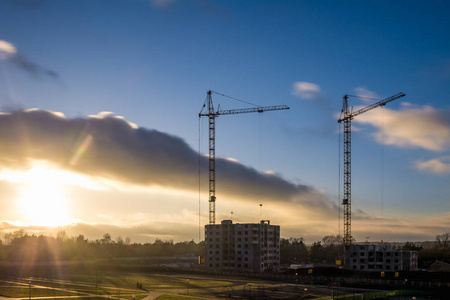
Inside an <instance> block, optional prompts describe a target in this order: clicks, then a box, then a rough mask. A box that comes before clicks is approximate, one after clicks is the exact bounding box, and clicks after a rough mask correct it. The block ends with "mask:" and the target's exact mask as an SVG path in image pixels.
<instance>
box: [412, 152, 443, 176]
mask: <svg viewBox="0 0 450 300" xmlns="http://www.w3.org/2000/svg"><path fill="white" fill-rule="evenodd" d="M416 168H417V169H418V170H421V171H426V172H429V173H433V174H450V156H444V157H440V158H435V159H431V160H428V161H418V162H416Z"/></svg>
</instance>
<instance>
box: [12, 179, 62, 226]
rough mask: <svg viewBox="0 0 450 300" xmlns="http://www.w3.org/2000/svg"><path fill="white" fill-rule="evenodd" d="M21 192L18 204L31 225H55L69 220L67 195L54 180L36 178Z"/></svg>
mask: <svg viewBox="0 0 450 300" xmlns="http://www.w3.org/2000/svg"><path fill="white" fill-rule="evenodd" d="M20 194H21V195H20V197H19V198H18V199H17V205H18V208H19V209H20V211H21V212H22V213H23V217H24V220H25V221H26V222H27V223H28V224H29V225H37V226H51V227H54V226H60V225H64V224H67V223H68V222H69V218H68V213H67V206H66V204H67V199H66V195H65V194H64V192H63V191H62V190H61V189H60V188H59V187H58V186H57V185H55V184H54V182H52V181H47V180H46V179H45V178H36V182H35V183H33V184H31V185H29V186H28V187H26V188H24V189H23V190H22V191H21V192H20Z"/></svg>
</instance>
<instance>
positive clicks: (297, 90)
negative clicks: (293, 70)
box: [292, 81, 320, 100]
mask: <svg viewBox="0 0 450 300" xmlns="http://www.w3.org/2000/svg"><path fill="white" fill-rule="evenodd" d="M292 94H293V95H294V96H297V97H299V98H302V99H312V100H316V99H318V98H319V97H320V87H319V86H318V85H317V84H314V83H311V82H306V81H298V82H296V83H294V85H293V89H292Z"/></svg>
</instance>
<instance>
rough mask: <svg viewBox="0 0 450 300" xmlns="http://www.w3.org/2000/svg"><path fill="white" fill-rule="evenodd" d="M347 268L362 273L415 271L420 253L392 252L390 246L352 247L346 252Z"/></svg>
mask: <svg viewBox="0 0 450 300" xmlns="http://www.w3.org/2000/svg"><path fill="white" fill-rule="evenodd" d="M345 268H346V269H349V270H360V271H387V272H390V271H392V272H395V271H415V270H417V269H418V252H417V251H401V250H392V248H391V246H388V245H350V246H348V247H347V248H346V250H345Z"/></svg>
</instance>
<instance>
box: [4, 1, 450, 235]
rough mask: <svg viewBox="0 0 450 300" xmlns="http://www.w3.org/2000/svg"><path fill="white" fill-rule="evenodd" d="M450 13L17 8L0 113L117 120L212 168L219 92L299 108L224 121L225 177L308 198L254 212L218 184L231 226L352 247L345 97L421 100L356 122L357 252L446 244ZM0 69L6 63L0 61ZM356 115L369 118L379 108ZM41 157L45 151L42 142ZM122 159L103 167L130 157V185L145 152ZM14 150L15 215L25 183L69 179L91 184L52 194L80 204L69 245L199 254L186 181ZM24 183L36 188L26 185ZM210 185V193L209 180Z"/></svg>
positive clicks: (234, 104) (7, 225) (221, 213)
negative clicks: (267, 228)
mask: <svg viewBox="0 0 450 300" xmlns="http://www.w3.org/2000/svg"><path fill="white" fill-rule="evenodd" d="M449 8H450V7H449V4H448V3H447V2H446V1H407V2H405V1H206V0H205V1H202V0H198V1H179V0H178V1H177V0H166V1H164V0H155V1H144V0H142V1H140V0H135V1H119V0H115V1H51V0H39V1H29V0H18V1H6V0H4V1H1V2H0V40H1V41H4V42H7V43H9V44H11V45H13V46H14V48H15V53H14V54H12V53H9V54H8V55H6V56H7V58H4V59H3V60H1V61H0V63H1V68H2V72H1V73H0V107H1V109H2V111H4V112H11V111H12V110H14V109H17V108H23V109H29V108H37V109H40V110H48V111H52V112H60V113H63V114H64V116H65V117H64V118H65V119H68V120H73V119H82V120H92V119H94V118H93V117H92V116H97V117H96V118H95V119H96V120H103V121H105V122H106V121H107V120H109V119H111V118H112V119H114V120H119V119H118V118H115V117H113V115H106V114H102V115H100V116H99V113H101V112H112V113H113V114H114V116H121V117H123V118H124V120H126V121H127V122H131V123H133V124H136V125H137V126H138V127H139V128H143V129H146V130H149V131H150V130H156V131H158V132H162V133H164V134H166V135H167V138H170V137H172V138H174V140H170V143H172V142H173V143H175V142H176V141H175V138H180V139H181V140H183V141H184V142H185V143H186V145H187V146H189V147H190V150H189V151H192V152H198V149H199V144H200V148H201V149H200V150H201V152H202V153H204V154H205V153H207V151H208V149H207V123H206V119H204V120H200V121H199V119H198V113H199V111H200V109H201V106H202V104H203V102H204V100H205V97H206V92H207V91H208V90H213V91H217V92H219V93H223V94H225V95H229V96H232V97H235V98H238V99H242V100H245V101H248V102H251V103H256V104H258V105H262V106H266V105H280V104H286V105H288V106H290V108H291V109H290V110H288V111H279V112H267V113H264V114H262V115H259V114H245V115H236V116H222V117H219V118H218V119H217V132H216V137H217V141H216V147H217V150H216V155H217V157H219V158H227V159H229V160H227V163H229V164H230V166H228V167H229V168H227V170H234V169H233V168H236V172H238V171H237V170H238V169H239V170H241V171H243V170H245V171H246V172H247V171H249V170H250V171H251V170H253V171H255V172H253V173H252V172H250V173H251V174H250V173H245V172H243V174H244V173H245V174H250V175H251V176H254V175H255V174H256V175H255V176H259V175H257V174H264V172H266V173H267V171H270V174H275V175H273V176H274V178H272V179H274V180H275V179H276V180H275V181H277V182H278V180H279V179H280V181H282V182H283V184H286V185H288V186H289V187H290V188H292V189H294V190H296V191H301V192H298V193H299V194H298V195H297V196H295V197H294V196H292V194H289V195H288V196H286V195H284V194H280V197H279V199H272V198H270V197H269V196H267V197H265V193H266V192H267V193H268V194H270V192H269V190H268V189H270V186H271V185H270V184H268V187H265V186H262V185H261V184H260V185H259V186H258V184H255V186H247V187H245V188H247V189H248V190H249V191H244V192H249V193H250V194H251V192H250V191H254V195H255V196H254V197H253V198H252V197H250V198H251V199H250V200H249V198H247V199H246V200H245V201H241V200H242V199H240V196H239V195H238V194H237V193H233V192H230V191H229V190H226V189H231V190H235V191H240V190H241V187H239V186H238V183H236V182H234V183H233V177H236V178H238V177H239V176H234V175H233V172H230V173H227V174H222V173H220V172H221V171H220V170H219V169H218V170H217V172H218V175H217V176H218V178H217V180H218V183H217V184H218V187H217V197H218V202H217V204H216V205H217V206H216V209H217V217H216V219H217V220H218V221H220V220H221V219H225V218H229V217H230V216H231V214H230V213H231V211H233V220H234V221H236V222H243V223H244V222H258V220H259V218H260V217H263V218H265V219H270V220H272V222H274V223H276V224H279V225H281V228H282V230H281V234H282V236H284V237H290V236H293V237H302V236H303V237H305V238H306V240H307V242H313V241H316V240H318V239H321V237H323V236H325V235H332V234H333V235H334V234H338V233H339V230H342V226H339V220H338V208H337V207H338V203H339V199H338V198H339V196H338V193H339V169H338V168H339V143H338V141H339V134H338V131H339V126H338V124H337V119H338V118H339V112H340V110H341V108H342V97H343V96H344V95H345V94H351V95H361V96H370V97H374V98H379V99H383V98H386V97H389V96H391V95H393V94H396V93H398V92H404V93H405V94H406V97H404V98H401V99H399V100H397V101H394V102H392V103H389V104H388V105H387V106H386V107H384V108H378V109H375V110H373V111H371V112H370V113H366V114H364V115H361V116H358V117H357V118H355V120H354V121H353V128H352V129H353V140H352V141H353V143H352V147H353V148H352V190H353V196H352V199H353V203H352V209H353V222H352V225H353V227H352V229H353V230H352V232H353V235H354V236H355V237H356V239H357V240H365V237H366V236H370V237H371V238H370V239H371V240H373V241H379V240H424V239H434V236H435V235H436V234H441V233H443V232H448V230H449V229H448V228H449V223H448V221H447V220H448V214H449V210H450V207H449V204H448V203H449V201H448V200H449V195H450V190H449V185H448V180H449V176H450V158H449V157H450V121H449V120H450V105H449V101H448V95H450V84H449V83H450V54H449V53H450V40H449V39H448V36H449V28H450V24H449V23H450V20H449V18H448V11H449ZM4 45H5V44H3V47H5V46H4ZM0 51H3V52H7V50H6V49H5V48H3V49H2V47H1V44H0ZM213 101H214V103H215V104H216V105H218V104H220V105H221V107H222V108H224V109H231V108H242V107H247V106H248V105H247V104H243V103H241V102H238V101H234V100H231V99H229V98H226V97H222V96H220V95H217V94H213ZM350 101H351V105H353V106H355V107H362V106H364V105H369V104H370V103H372V102H367V101H362V100H359V99H357V98H351V100H350ZM35 113H36V111H35ZM30 114H31V113H30ZM47 117H48V118H49V116H47ZM39 118H40V119H39V120H40V121H39V122H43V123H42V124H43V125H42V127H39V128H40V129H42V130H43V132H50V131H46V130H44V129H45V126H46V125H45V124H48V123H46V122H45V121H44V120H45V117H44V115H42V116H41V115H39ZM120 120H123V119H120ZM5 122H6V121H5ZM36 122H37V121H36ZM55 122H57V121H55ZM39 124H41V123H39ZM199 125H200V126H199ZM90 126H94V125H90ZM96 126H97V125H96ZM120 126H125V125H124V124H121V125H120ZM199 127H200V138H199ZM104 134H106V133H104ZM48 135H50V134H48ZM40 136H41V135H39V137H40ZM42 136H45V135H44V134H42ZM93 136H94V142H93V143H94V144H95V141H96V136H95V135H93ZM145 136H147V135H145ZM0 138H2V139H4V142H5V140H6V142H7V139H8V138H10V137H9V136H8V135H5V136H2V137H0ZM46 138H49V140H45V141H47V142H48V141H54V140H52V139H50V137H49V136H46ZM52 138H53V139H56V137H54V136H52ZM341 138H342V136H341ZM120 141H122V140H120ZM177 141H178V140H177ZM199 142H200V143H199ZM36 143H37V144H35V145H34V147H37V148H38V146H39V147H41V146H42V145H41V144H39V143H42V144H43V143H44V139H43V140H42V141H41V142H39V141H36ZM168 143H169V142H168ZM144 144H145V143H144ZM120 145H121V148H120V150H117V149H114V148H111V147H110V148H105V149H104V151H111V152H114V151H115V152H120V154H121V155H118V156H114V157H115V158H116V159H118V160H119V161H117V160H115V161H111V162H110V163H111V165H114V166H116V165H119V164H120V159H121V157H123V159H124V160H123V161H124V163H123V166H122V168H127V167H128V165H127V163H130V161H129V160H128V159H130V157H131V154H130V153H131V152H129V151H131V150H129V149H131V148H132V149H138V148H133V147H131V146H130V147H129V148H127V146H126V144H120ZM145 145H147V144H145ZM122 146H123V147H122ZM11 147H12V148H8V149H7V150H3V151H2V153H3V155H4V156H5V157H4V158H2V161H6V162H10V161H12V160H14V161H16V160H17V161H20V162H21V163H20V164H9V163H7V164H4V166H3V167H2V172H1V174H2V175H1V178H2V187H3V189H4V194H5V197H4V199H2V200H1V201H2V202H3V204H1V203H0V206H1V207H7V205H8V203H12V202H14V201H18V200H17V199H18V198H20V197H21V196H19V195H21V189H22V190H25V189H26V188H25V187H24V185H25V186H27V185H30V184H31V183H32V182H33V181H34V180H33V179H24V178H28V177H27V176H25V174H35V173H33V172H32V171H33V170H36V169H37V170H41V171H42V172H44V173H45V172H47V173H46V174H49V173H48V172H50V171H51V170H53V171H55V172H56V171H58V172H63V171H64V172H68V173H70V174H72V175H73V176H78V177H76V178H77V179H74V178H72V179H70V177H67V179H64V180H66V181H64V180H63V179H61V178H66V177H64V176H62V175H57V176H54V177H52V176H50V175H49V178H51V179H49V180H54V181H55V182H54V183H55V185H58V186H60V187H61V191H60V193H61V194H64V196H61V195H60V196H59V197H64V198H65V199H66V200H65V201H66V206H65V214H67V218H66V219H67V220H66V222H65V223H70V224H72V225H71V227H70V226H69V227H65V228H66V230H67V231H68V232H69V233H70V234H73V235H77V234H78V233H83V234H85V235H86V236H88V237H89V238H94V237H96V238H99V237H101V236H102V235H103V234H104V233H106V232H109V233H110V234H111V235H112V236H113V237H115V236H119V235H120V236H122V237H124V236H130V237H131V239H132V240H133V241H139V242H145V241H153V240H154V239H155V238H162V239H174V240H191V239H195V240H198V238H199V234H198V227H199V226H198V224H199V221H198V211H199V205H198V203H199V195H198V185H197V186H193V183H194V181H192V182H190V183H189V184H190V185H189V186H188V185H187V184H185V183H180V184H179V185H177V182H182V179H181V178H182V177H181V176H180V177H177V178H176V180H175V179H173V178H172V177H171V176H168V177H167V181H165V182H164V183H162V181H157V180H156V181H157V182H156V181H146V182H145V183H143V182H141V181H139V180H137V179H136V178H134V177H133V176H134V175H133V174H137V173H139V174H141V173H140V172H142V174H144V173H145V172H149V173H157V172H158V171H159V170H156V169H154V170H152V169H147V170H146V171H143V170H139V167H138V166H139V164H140V163H139V161H138V159H136V158H134V159H133V160H132V161H131V163H134V162H136V170H134V169H133V168H132V167H131V166H130V167H129V168H130V172H129V174H130V175H129V177H127V175H123V174H122V175H120V174H117V173H114V172H113V171H112V170H110V169H108V171H105V170H106V169H107V167H108V166H106V165H100V164H99V165H98V166H97V165H96V163H95V162H91V163H92V165H95V166H96V169H95V172H94V171H92V170H91V169H90V171H86V170H87V169H86V168H84V169H81V168H76V167H74V166H71V167H68V166H64V165H62V164H61V160H57V159H55V158H52V156H51V155H48V156H46V155H44V154H42V155H40V156H37V155H35V154H30V152H27V154H26V155H25V154H24V157H20V158H19V157H18V156H14V157H11V154H10V153H11V152H16V150H14V145H13V144H12V146H11ZM42 147H44V146H42ZM136 147H137V146H136ZM19 148H20V147H19ZM39 149H40V148H39ZM46 149H47V148H46ZM53 150H54V149H53ZM53 150H51V149H48V151H53ZM8 151H9V152H8ZM61 151H62V150H61ZM136 151H137V150H136ZM186 151H188V150H186ZM189 151H188V152H189ZM17 152H18V153H19V152H20V151H17ZM31 152H33V151H31ZM141 152H142V151H140V152H139V153H141ZM85 153H89V149H88V150H86V152H85ZM186 153H187V152H186ZM189 153H190V152H189ZM116 154H117V153H116ZM341 154H342V152H341ZM111 155H113V154H111ZM180 155H181V154H180ZM191 156H192V155H190V156H189V157H191ZM146 157H147V156H146ZM179 157H183V156H179ZM146 159H147V158H146ZM230 159H233V161H231V160H230ZM340 160H341V165H342V157H341V158H340ZM175 161H176V160H175ZM236 161H237V162H236ZM104 163H105V164H108V162H107V161H105V162H104ZM148 163H149V164H150V165H151V162H148ZM180 163H181V164H183V161H182V160H180V161H178V164H180ZM167 164H168V165H171V160H170V159H169V160H168V161H167ZM233 164H234V165H233ZM142 165H144V163H142ZM174 165H176V164H175V163H174ZM37 166H38V167H37ZM19 171H20V172H22V173H20V174H22V175H20V176H19V177H20V178H22V179H14V180H13V179H11V178H12V177H13V175H11V174H13V173H14V172H19ZM133 171H136V173H133ZM173 172H174V173H177V171H176V170H175V169H173ZM196 172H198V170H193V173H196ZM202 172H203V173H202V174H203V176H206V174H207V169H204V170H202ZM125 173H127V172H125ZM340 173H342V171H341V172H340ZM14 174H16V173H14ZM38 174H42V173H39V172H38ZM50 174H53V173H51V172H50ZM58 174H59V173H58ZM64 174H65V173H64ZM127 174H128V173H127ZM250 175H249V176H250ZM40 176H41V177H42V176H43V175H40ZM67 176H69V175H67ZM162 176H163V175H162ZM226 176H230V177H226ZM14 178H15V177H14ZM30 178H32V177H30ZM55 178H56V179H55ZM239 178H240V177H239ZM341 178H342V175H341ZM135 179H136V180H135ZM272 179H270V178H268V180H272ZM27 180H28V181H27ZM61 180H62V181H61ZM228 180H229V181H228ZM341 180H342V179H341ZM74 182H77V183H76V184H75V183H74ZM87 182H89V184H88V183H87ZM221 182H222V183H221ZM223 182H227V184H228V183H229V184H230V185H226V184H225V183H223ZM249 182H250V181H249ZM249 185H250V184H249ZM274 186H275V183H274ZM221 188H222V190H221ZM245 188H243V189H245ZM306 191H307V192H306ZM341 191H342V183H341ZM207 192H208V191H207V181H205V180H202V183H201V195H200V203H201V205H200V212H201V219H200V223H201V225H205V224H206V223H207V222H208V215H207V205H208V203H207ZM44 195H45V193H44ZM42 197H45V196H42ZM284 197H285V198H284ZM36 198H39V197H36ZM55 198H58V197H55ZM294 198H295V199H294ZM34 201H39V200H36V199H34ZM55 201H56V200H55ZM261 202H262V203H264V206H263V210H262V212H260V210H259V203H261ZM130 203H132V205H130V206H127V204H130ZM86 207H89V209H88V210H89V212H86ZM55 214H58V213H57V212H55ZM0 220H3V223H2V224H3V227H2V230H3V232H8V231H10V230H14V229H16V228H18V227H21V226H26V229H27V230H29V231H36V232H54V231H55V230H59V229H60V227H58V228H54V227H50V228H47V227H46V226H43V225H50V224H39V222H38V221H37V220H38V219H34V221H33V218H32V217H31V216H30V215H28V219H27V218H25V217H24V216H23V215H21V213H20V209H18V210H17V212H15V213H13V212H11V211H8V210H6V211H5V210H3V213H2V214H1V215H0ZM59 222H60V223H64V222H62V221H61V220H59ZM57 223H58V222H55V223H54V224H53V225H55V224H57ZM180 228H182V229H183V230H181V229H180ZM52 230H53V231H52ZM200 238H201V237H200Z"/></svg>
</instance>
